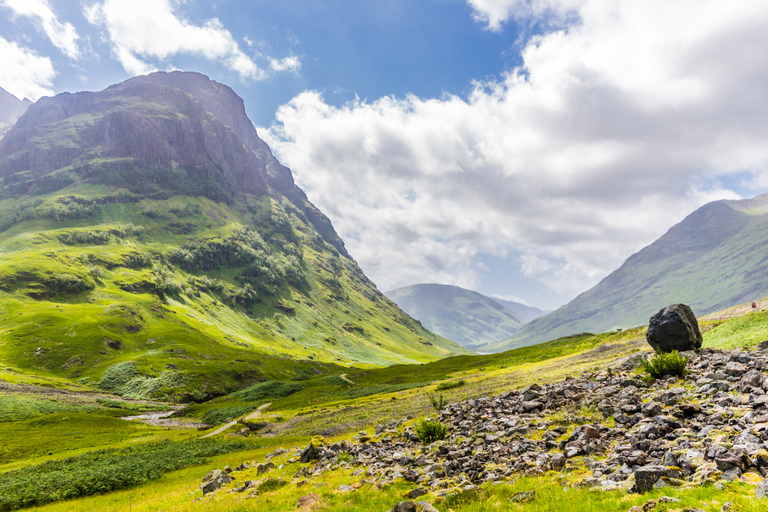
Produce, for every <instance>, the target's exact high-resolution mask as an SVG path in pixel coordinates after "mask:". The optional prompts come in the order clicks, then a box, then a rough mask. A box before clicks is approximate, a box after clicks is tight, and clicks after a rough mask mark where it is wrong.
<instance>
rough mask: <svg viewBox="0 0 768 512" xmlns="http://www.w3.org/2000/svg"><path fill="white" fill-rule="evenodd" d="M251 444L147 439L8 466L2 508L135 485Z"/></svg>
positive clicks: (0, 480)
mask: <svg viewBox="0 0 768 512" xmlns="http://www.w3.org/2000/svg"><path fill="white" fill-rule="evenodd" d="M249 446H252V444H250V443H245V442H240V443H227V442H222V441H217V440H196V441H184V442H160V443H149V444H145V445H142V446H140V447H132V448H124V449H122V450H100V451H97V452H90V453H87V454H84V455H79V456H76V457H70V458H67V459H64V460H60V461H50V462H45V463H43V464H40V465H37V466H30V467H27V468H24V469H18V470H15V471H8V472H6V473H2V474H0V511H5V510H15V509H18V508H22V507H31V506H36V505H43V504H46V503H51V502H54V501H59V500H66V499H72V498H78V497H82V496H90V495H92V494H103V493H106V492H111V491H115V490H119V489H126V488H130V487H135V486H137V485H139V484H142V483H144V482H146V481H148V480H156V479H158V478H160V477H161V476H162V475H163V474H165V473H168V472H169V471H175V470H178V469H181V468H185V467H189V466H197V465H200V464H202V463H204V462H205V460H206V458H208V457H211V456H214V455H220V454H222V453H229V452H233V451H238V450H244V449H246V448H248V447H249Z"/></svg>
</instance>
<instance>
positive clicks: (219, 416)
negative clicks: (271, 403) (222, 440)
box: [203, 405, 256, 426]
mask: <svg viewBox="0 0 768 512" xmlns="http://www.w3.org/2000/svg"><path fill="white" fill-rule="evenodd" d="M255 409H256V406H255V405H242V406H239V407H219V408H217V409H211V410H209V411H208V412H206V413H205V414H204V415H203V423H205V424H206V425H211V426H217V425H221V424H222V423H226V422H228V421H232V420H233V419H235V418H239V417H240V416H242V415H243V414H248V413H249V412H252V411H254V410H255Z"/></svg>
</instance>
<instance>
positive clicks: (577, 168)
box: [261, 0, 768, 299]
mask: <svg viewBox="0 0 768 512" xmlns="http://www.w3.org/2000/svg"><path fill="white" fill-rule="evenodd" d="M470 3H471V5H472V6H473V7H474V8H475V9H476V16H481V15H484V16H486V17H487V20H486V23H488V26H489V27H490V28H492V29H493V28H495V27H500V26H501V24H502V23H503V22H504V21H505V20H508V19H510V17H522V18H521V19H522V20H523V21H528V22H538V21H541V23H542V24H548V23H549V22H550V21H551V19H553V18H551V17H552V16H554V19H555V20H556V21H557V23H556V24H555V25H551V24H549V25H548V26H555V27H558V26H560V25H559V24H560V23H561V22H563V20H570V21H569V22H568V24H567V26H560V28H554V29H552V30H551V31H550V32H549V33H546V34H543V35H541V36H538V37H535V38H533V39H532V40H530V41H529V42H528V44H527V45H526V46H525V48H524V49H523V51H522V57H523V61H524V65H523V66H522V67H521V68H520V69H517V70H515V71H514V72H512V73H509V74H507V75H506V76H504V77H503V78H502V79H500V80H498V81H494V82H488V83H477V84H476V85H475V88H474V90H473V92H472V93H471V94H470V95H469V96H468V97H467V98H460V97H456V96H446V97H443V98H440V99H425V98H417V97H413V96H409V97H405V98H390V97H385V98H381V99H379V100H376V101H374V102H372V103H367V102H361V101H356V102H353V103H350V104H348V105H345V106H343V107H334V106H331V105H329V104H327V103H326V102H325V101H324V99H323V97H322V96H321V95H320V94H319V93H317V92H311V91H309V92H305V93H303V94H301V95H299V96H297V97H296V98H294V99H293V100H292V101H291V102H289V103H288V104H287V105H284V106H283V107H281V108H280V110H279V111H278V113H277V120H278V122H277V124H275V125H273V126H272V127H270V128H269V129H262V130H261V133H262V135H263V136H264V137H265V139H266V140H267V142H268V143H269V144H270V145H271V146H272V147H273V149H274V150H275V152H276V153H277V155H278V157H279V158H280V159H281V161H282V162H283V163H284V164H286V165H288V166H290V167H292V169H293V171H294V173H295V175H296V177H297V181H298V182H299V183H300V185H301V186H302V187H304V188H305V190H306V191H307V193H308V195H309V197H310V199H311V200H312V201H313V202H314V203H315V204H317V205H318V206H319V207H320V209H321V210H323V211H324V212H326V213H327V214H328V215H329V217H330V218H331V220H332V221H333V222H334V225H335V226H336V227H337V229H338V230H339V231H340V233H341V235H342V237H343V238H344V239H345V241H346V242H347V246H348V247H349V249H350V252H351V253H352V255H353V256H354V257H355V258H356V259H357V260H358V261H359V262H360V264H361V266H362V268H363V269H364V270H365V271H366V273H368V275H369V276H371V277H372V278H373V279H374V281H375V282H376V283H377V284H378V285H379V286H380V287H381V288H382V289H387V290H388V289H393V288H396V287H399V286H403V285H408V284H412V283H415V282H430V281H435V282H442V283H449V284H457V285H459V286H466V287H470V288H471V287H473V286H476V285H477V284H478V283H479V275H480V272H481V271H482V264H481V263H480V262H479V260H478V254H479V253H490V254H495V255H503V254H505V253H507V252H509V251H513V252H514V253H517V254H522V255H523V256H522V257H521V259H520V261H519V262H518V264H519V265H520V266H519V268H518V271H520V272H524V273H526V274H527V275H529V276H531V277H533V278H535V279H538V280H539V281H540V282H542V283H543V284H544V285H546V286H548V287H549V288H551V289H553V290H555V291H557V292H558V293H559V294H560V296H561V297H562V298H564V299H566V298H569V297H571V296H573V295H574V294H576V293H578V292H580V291H583V290H584V289H586V288H587V287H588V286H590V285H592V284H594V283H596V282H597V281H598V280H599V279H600V278H602V277H603V276H605V275H606V274H607V273H608V272H610V271H611V270H613V269H614V268H616V267H617V266H618V265H619V264H620V263H621V262H622V261H623V260H624V259H625V258H626V257H627V256H629V255H630V254H631V253H633V252H635V251H636V250H638V249H640V248H641V247H642V246H644V245H646V244H648V243H650V242H651V241H653V240H654V239H655V238H657V237H658V236H660V235H661V234H663V233H664V232H665V231H666V229H668V228H669V227H670V226H671V225H672V224H673V223H675V222H677V221H679V220H681V219H682V218H683V217H684V216H685V215H686V214H688V213H690V212H691V211H692V210H693V209H695V208H696V207H698V206H700V205H702V204H704V203H705V202H707V201H711V200H714V199H718V198H733V197H736V194H735V193H734V192H731V191H729V190H726V189H723V188H720V187H719V186H713V185H712V184H713V183H717V182H718V181H719V179H720V178H721V177H723V176H727V175H729V174H731V173H743V172H746V171H749V172H752V174H753V176H754V178H753V182H754V183H764V182H765V178H763V177H764V176H765V175H766V174H768V173H766V171H767V170H768V145H766V144H765V140H767V138H768V117H766V116H765V112H766V111H768V90H767V89H768V85H766V84H768V53H766V52H764V51H763V49H764V48H766V47H768V32H767V31H765V29H764V27H765V26H766V23H768V4H766V3H764V2H752V1H749V0H734V1H730V2H727V3H726V2H722V1H715V0H710V1H704V0H696V1H687V0H681V1H678V2H668V1H666V0H645V1H643V2H637V1H635V0H613V1H607V0H583V1H577V0H572V1H569V0H548V1H535V0H534V1H530V2H525V3H523V2H505V1H501V0H499V1H492V0H483V1H481V0H470ZM483 13H484V14H483ZM494 20H495V21H494ZM510 292H512V293H519V292H517V291H516V290H510Z"/></svg>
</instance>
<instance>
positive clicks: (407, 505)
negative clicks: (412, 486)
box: [392, 501, 418, 512]
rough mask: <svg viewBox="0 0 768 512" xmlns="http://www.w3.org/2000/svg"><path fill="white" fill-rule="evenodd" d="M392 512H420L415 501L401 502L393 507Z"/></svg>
mask: <svg viewBox="0 0 768 512" xmlns="http://www.w3.org/2000/svg"><path fill="white" fill-rule="evenodd" d="M392 512H418V508H417V507H416V503H415V502H413V501H401V502H400V503H398V504H397V505H395V506H394V507H392Z"/></svg>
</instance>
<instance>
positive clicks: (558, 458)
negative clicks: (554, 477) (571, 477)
mask: <svg viewBox="0 0 768 512" xmlns="http://www.w3.org/2000/svg"><path fill="white" fill-rule="evenodd" d="M549 466H550V467H551V468H552V469H553V470H555V471H561V470H563V469H565V455H564V454H562V453H555V454H554V455H552V458H551V459H550V460H549Z"/></svg>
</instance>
